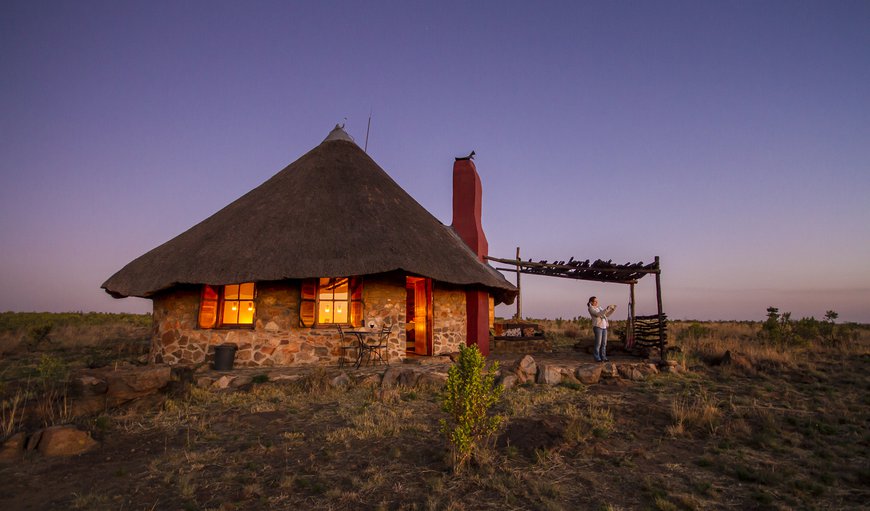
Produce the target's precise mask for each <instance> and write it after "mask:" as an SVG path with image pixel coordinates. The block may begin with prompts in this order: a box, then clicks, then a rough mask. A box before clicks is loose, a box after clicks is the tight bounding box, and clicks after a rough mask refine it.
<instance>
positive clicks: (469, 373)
mask: <svg viewBox="0 0 870 511" xmlns="http://www.w3.org/2000/svg"><path fill="white" fill-rule="evenodd" d="M485 365H486V359H485V358H484V357H483V355H482V354H481V353H480V350H479V349H478V348H477V346H470V347H461V348H460V350H459V360H457V361H456V363H455V364H453V366H452V367H451V368H450V370H449V371H448V373H447V383H446V384H445V385H444V390H443V392H442V395H441V407H442V409H443V410H444V411H445V412H447V413H448V414H449V417H448V418H447V419H441V432H442V433H443V434H444V435H445V436H446V437H447V440H448V442H450V447H451V452H452V457H453V468H454V470H455V471H457V472H459V471H460V470H461V469H462V467H463V466H464V465H465V464H466V463H467V462H468V461H469V460H470V459H471V457H472V455H473V454H474V452H475V450H477V449H478V448H479V447H480V446H481V445H482V444H483V443H484V442H485V441H486V440H487V439H488V438H489V437H490V436H491V435H492V434H493V433H494V432H495V431H496V429H498V426H499V424H501V421H502V417H500V416H498V415H493V416H490V415H489V409H490V408H491V407H492V406H493V405H495V404H496V403H498V400H499V399H500V398H501V393H502V391H503V390H504V388H503V387H502V386H501V385H496V383H495V375H496V373H497V372H498V363H497V362H496V363H493V364H492V367H490V370H489V371H488V372H486V373H484V366H485Z"/></svg>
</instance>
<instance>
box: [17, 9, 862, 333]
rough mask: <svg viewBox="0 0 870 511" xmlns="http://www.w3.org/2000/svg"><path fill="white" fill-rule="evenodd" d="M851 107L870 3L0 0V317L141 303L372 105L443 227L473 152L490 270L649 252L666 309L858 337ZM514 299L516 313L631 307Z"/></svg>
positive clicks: (372, 143) (613, 297)
mask: <svg viewBox="0 0 870 511" xmlns="http://www.w3.org/2000/svg"><path fill="white" fill-rule="evenodd" d="M868 91H870V2H867V1H863V0H859V1H837V0H834V1H818V2H805V1H799V0H789V1H783V2H771V1H728V2H697V1H685V2H661V1H655V2H646V1H608V2H605V1H600V2H577V1H571V2H508V1H501V2H496V1H492V2H468V1H462V2H447V1H437V2H420V1H395V2H374V1H373V2H338V1H322V2H321V1H317V2H315V1H311V2H290V1H280V2H267V1H251V2H218V1H203V2H200V1H184V2H176V1H169V2H166V1H153V0H150V1H147V2H146V1H142V2H131V1H121V2H118V1H105V2H96V1H88V0H84V1H77V2H66V1H63V2H61V1H58V2H46V1H33V0H28V1H15V0H5V1H3V2H0V154H2V158H0V208H2V209H0V260H2V262H3V264H2V266H0V289H2V292H0V310H15V311H31V310H33V311H75V310H83V311H89V310H95V311H130V312H145V311H149V310H150V301H148V300H143V299H137V298H127V299H123V300H115V299H112V298H111V297H109V296H108V295H106V294H105V293H104V292H103V291H102V290H101V289H100V288H99V286H100V284H102V283H103V281H105V280H106V279H107V278H108V277H109V276H111V275H112V274H113V273H114V272H116V271H117V270H119V269H120V268H121V267H123V266H124V265H125V264H126V263H128V262H129V261H131V260H132V259H134V258H135V257H137V256H139V255H141V254H143V253H145V252H146V251H148V250H150V249H151V248H154V247H155V246H157V245H159V244H161V243H163V242H165V241H167V240H169V239H170V238H172V237H174V236H176V235H177V234H179V233H181V232H183V231H185V230H186V229H188V228H189V227H191V226H193V225H194V224H195V223H197V222H199V221H201V220H202V219H204V218H206V217H208V216H209V215H211V214H212V213H214V212H216V211H217V210H218V209H220V208H221V207H223V206H224V205H226V204H228V203H229V202H231V201H232V200H234V199H236V198H238V197H239V196H241V195H242V194H244V193H245V192H247V191H248V190H250V189H252V188H254V187H255V186H257V185H259V184H260V183H262V182H263V181H265V180H266V179H267V178H269V177H270V176H272V175H273V174H274V173H276V172H278V171H279V170H281V169H282V168H284V167H285V166H286V165H287V164H289V163H291V162H293V161H294V160H296V159H297V158H299V157H300V156H302V155H303V154H304V153H305V152H307V151H308V150H310V149H312V148H313V147H314V146H316V145H317V144H319V143H320V141H321V140H322V139H323V138H324V137H325V136H326V135H327V133H328V132H329V130H330V129H331V128H332V127H333V126H334V125H335V124H336V123H337V122H344V119H345V118H346V119H347V121H346V122H347V127H346V129H347V131H348V132H349V133H350V134H351V135H352V136H353V137H355V138H356V140H357V142H358V143H359V144H360V145H361V146H362V145H364V143H365V137H366V123H367V120H368V117H369V113H370V112H371V113H372V125H371V132H370V136H369V143H368V152H369V154H370V155H371V156H372V157H373V158H374V159H375V161H377V162H378V163H379V164H380V165H381V167H383V168H384V170H386V171H387V173H389V174H390V175H391V176H392V177H393V179H395V180H396V181H397V182H398V183H399V184H400V185H401V186H402V187H404V188H405V189H406V190H407V191H408V192H409V193H410V194H411V195H412V196H413V197H414V198H416V199H417V200H418V201H419V202H420V203H421V204H422V205H423V206H424V207H426V208H427V209H428V210H429V211H430V212H432V213H433V214H434V215H435V216H436V217H437V218H438V219H440V220H441V221H442V222H444V223H449V222H450V221H451V193H452V192H451V178H452V176H451V170H452V164H453V157H454V156H461V155H465V154H468V153H469V152H470V151H471V150H472V149H474V150H475V151H476V152H477V157H476V160H475V161H476V164H477V168H478V172H479V173H480V174H481V179H482V181H483V190H484V204H483V209H484V210H483V222H484V228H485V230H486V234H487V237H488V239H489V246H490V254H491V255H493V256H498V257H513V255H514V252H515V250H516V247H517V246H520V247H521V251H522V255H523V256H524V257H525V258H529V257H531V258H533V259H535V260H539V259H548V260H556V259H565V260H567V259H568V258H569V257H572V256H573V257H575V258H577V259H587V258H589V259H592V260H594V259H596V258H601V259H605V260H607V259H612V260H613V261H614V262H618V263H625V262H637V261H644V262H651V261H652V259H653V257H654V256H656V255H658V256H660V257H661V260H662V268H663V273H662V284H663V289H664V306H665V311H666V312H667V313H668V314H669V316H670V317H672V318H675V319H680V318H694V319H756V320H757V319H762V318H763V317H764V315H765V309H766V307H767V306H769V305H774V306H778V307H779V308H780V309H781V310H783V311H791V312H792V313H793V317H802V316H810V315H812V316H815V317H816V318H820V317H821V316H823V315H824V313H825V311H826V310H829V309H833V310H836V311H838V312H839V313H840V318H841V319H842V320H850V321H861V322H870V227H868V226H870V200H868V196H870V92H868ZM508 279H509V280H511V281H513V280H514V277H513V276H512V275H510V274H509V275H508ZM523 291H524V292H523V311H524V315H526V316H532V317H550V318H555V317H559V316H561V317H565V318H570V317H574V316H577V315H580V314H583V315H586V312H585V303H586V300H587V298H588V297H589V295H592V294H595V295H598V296H599V298H600V299H601V301H602V302H603V303H605V304H608V303H616V304H618V305H619V306H620V311H622V312H621V313H620V312H617V317H618V316H620V314H624V313H625V310H626V309H625V307H626V303H627V299H628V289H627V286H623V285H616V284H610V285H604V284H600V283H590V282H581V281H570V280H559V279H548V278H544V277H533V276H524V278H523ZM637 293H638V300H639V313H651V312H654V311H655V298H654V286H653V279H652V277H647V278H645V279H644V280H643V281H641V284H640V285H639V286H638V290H637ZM512 311H513V308H512V307H511V308H505V307H500V308H499V310H498V314H500V315H509V314H511V313H512Z"/></svg>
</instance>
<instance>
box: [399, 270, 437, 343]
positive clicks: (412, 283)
mask: <svg viewBox="0 0 870 511" xmlns="http://www.w3.org/2000/svg"><path fill="white" fill-rule="evenodd" d="M405 289H406V297H407V298H406V309H405V317H406V318H407V319H406V321H405V339H406V344H405V352H406V353H408V354H409V355H410V354H413V355H431V354H432V279H427V278H422V277H407V278H406V281H405Z"/></svg>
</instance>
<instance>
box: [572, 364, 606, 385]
mask: <svg viewBox="0 0 870 511" xmlns="http://www.w3.org/2000/svg"><path fill="white" fill-rule="evenodd" d="M603 369H604V368H603V367H602V366H601V364H584V365H581V366H578V367H577V370H576V371H574V376H576V377H577V379H578V380H580V383H583V384H586V385H595V384H596V383H598V381H599V380H600V379H601V372H602V370H603Z"/></svg>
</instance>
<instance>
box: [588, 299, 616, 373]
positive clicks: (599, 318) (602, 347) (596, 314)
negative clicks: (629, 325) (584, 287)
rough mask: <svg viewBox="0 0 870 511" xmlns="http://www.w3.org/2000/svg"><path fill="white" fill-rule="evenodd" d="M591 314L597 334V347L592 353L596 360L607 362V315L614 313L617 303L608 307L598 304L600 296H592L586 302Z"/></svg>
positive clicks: (593, 329)
mask: <svg viewBox="0 0 870 511" xmlns="http://www.w3.org/2000/svg"><path fill="white" fill-rule="evenodd" d="M586 307H588V308H589V315H590V316H592V332H593V333H594V334H595V347H594V350H595V351H593V352H592V355H593V356H594V357H595V361H596V362H607V316H610V315H611V314H613V311H615V310H616V305H608V306H607V308H606V309H602V308H601V307H599V306H598V298H597V297H595V296H592V297H590V298H589V302H587V303H586Z"/></svg>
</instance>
